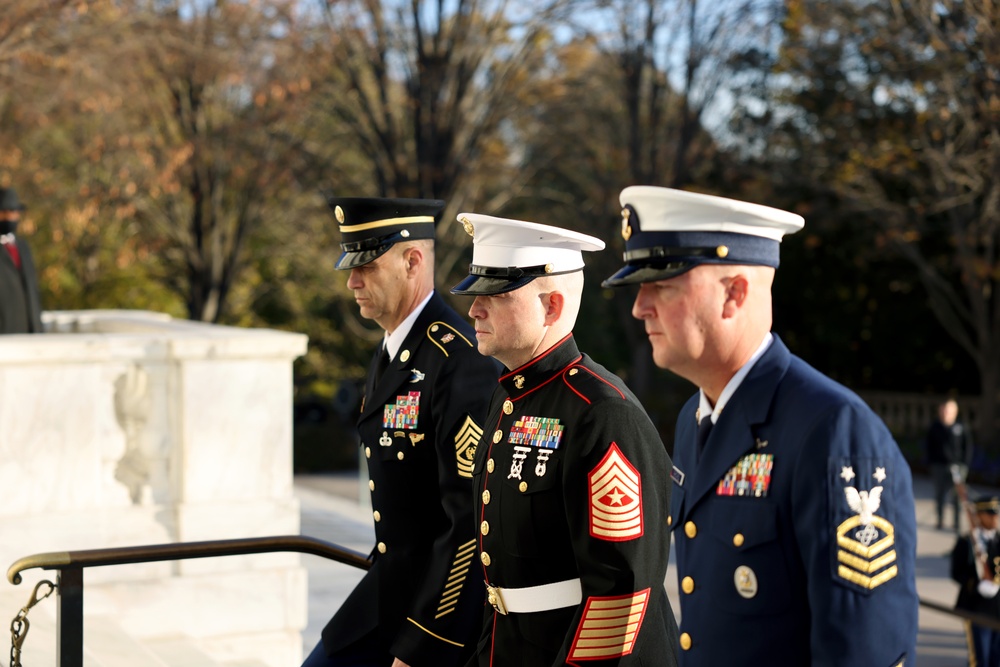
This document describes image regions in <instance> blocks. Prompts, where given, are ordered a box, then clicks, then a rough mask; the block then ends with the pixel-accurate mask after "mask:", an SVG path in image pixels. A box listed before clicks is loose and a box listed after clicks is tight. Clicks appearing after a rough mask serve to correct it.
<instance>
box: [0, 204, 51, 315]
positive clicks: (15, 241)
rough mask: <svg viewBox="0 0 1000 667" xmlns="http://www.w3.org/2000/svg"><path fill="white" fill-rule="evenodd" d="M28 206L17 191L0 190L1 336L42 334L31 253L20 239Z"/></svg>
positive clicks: (36, 279) (33, 261)
mask: <svg viewBox="0 0 1000 667" xmlns="http://www.w3.org/2000/svg"><path fill="white" fill-rule="evenodd" d="M24 209H25V206H24V204H22V203H21V201H20V200H19V199H18V198H17V192H15V191H14V188H0V245H2V246H3V251H0V333H5V334H24V333H42V305H41V304H42V300H41V297H40V296H39V294H38V275H37V273H36V272H35V260H34V259H33V258H32V256H31V249H29V248H28V244H27V243H25V242H24V239H22V238H21V237H19V236H18V235H17V225H18V223H19V222H20V221H21V212H22V211H24Z"/></svg>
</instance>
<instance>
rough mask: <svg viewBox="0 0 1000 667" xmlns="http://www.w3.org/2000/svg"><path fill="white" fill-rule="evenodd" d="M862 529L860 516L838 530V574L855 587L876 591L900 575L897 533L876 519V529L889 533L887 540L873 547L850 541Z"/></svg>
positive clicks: (881, 519) (879, 518)
mask: <svg viewBox="0 0 1000 667" xmlns="http://www.w3.org/2000/svg"><path fill="white" fill-rule="evenodd" d="M860 525H861V517H860V516H852V517H851V518H850V519H848V520H847V521H845V522H844V523H842V524H840V525H839V526H837V546H838V547H839V549H837V561H838V562H839V565H838V566H837V574H838V575H839V576H840V577H841V578H842V579H846V580H847V581H849V582H851V583H852V584H857V585H858V586H861V587H862V588H867V589H868V590H874V589H875V588H878V587H879V586H881V585H882V584H884V583H885V582H887V581H889V580H890V579H892V578H893V577H895V576H896V575H897V574H899V568H898V567H897V566H896V550H895V549H894V548H892V547H893V546H894V545H895V534H896V529H895V528H894V527H893V525H892V524H891V523H889V522H888V521H886V520H885V519H884V518H882V517H880V516H873V517H872V525H873V526H875V527H876V528H878V529H879V530H881V531H882V532H883V533H885V537H883V538H882V539H880V540H879V541H878V542H875V543H874V544H872V545H870V546H866V545H864V544H863V543H861V542H859V541H858V540H856V539H854V538H853V537H850V533H851V531H853V530H854V529H855V528H857V527H858V526H860Z"/></svg>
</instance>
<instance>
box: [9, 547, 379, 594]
mask: <svg viewBox="0 0 1000 667" xmlns="http://www.w3.org/2000/svg"><path fill="white" fill-rule="evenodd" d="M276 551H292V552H298V553H305V554H312V555H314V556H321V557H323V558H326V559H328V560H334V561H337V562H338V563H344V564H345V565H352V566H354V567H357V568H361V569H363V570H367V569H368V568H370V567H371V561H370V560H369V559H368V558H367V556H365V555H364V554H361V553H358V552H357V551H353V550H351V549H347V548H345V547H342V546H339V545H337V544H334V543H332V542H326V541H324V540H318V539H316V538H314V537H303V536H301V535H277V536H274V537H248V538H239V539H232V540H211V541H206V542H174V543H170V544H150V545H145V546H138V547H112V548H110V549H87V550H83V551H55V552H49V553H41V554H33V555H31V556H25V557H24V558H19V559H18V560H16V561H15V562H14V564H13V565H11V566H10V567H9V568H8V569H7V580H8V581H9V582H10V583H12V584H15V585H16V584H19V583H21V572H23V571H24V570H30V569H33V568H41V569H43V570H60V569H62V568H64V567H68V566H69V567H73V566H76V567H99V566H103V565H126V564H129V563H153V562H156V561H164V560H188V559H191V558H215V557H218V556H240V555H245V554H262V553H271V552H276Z"/></svg>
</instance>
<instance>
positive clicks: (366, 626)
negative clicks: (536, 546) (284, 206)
mask: <svg viewBox="0 0 1000 667" xmlns="http://www.w3.org/2000/svg"><path fill="white" fill-rule="evenodd" d="M329 204H330V207H331V208H332V209H333V211H334V215H335V216H336V218H337V222H338V223H339V225H340V231H341V233H342V235H343V237H342V243H341V248H342V249H343V251H344V252H343V254H342V255H341V257H340V259H339V260H338V262H337V268H338V269H343V270H349V271H350V272H351V273H350V277H349V278H348V280H347V286H348V287H349V288H350V289H352V290H353V291H354V297H355V299H356V301H357V303H358V307H359V308H360V310H361V315H362V317H365V318H368V319H371V320H375V321H376V322H377V323H378V325H379V326H380V327H381V328H382V329H383V330H384V331H385V332H386V335H385V339H384V342H383V344H382V345H381V346H380V349H379V351H378V352H377V353H376V354H375V358H374V359H373V361H372V365H371V368H370V370H369V372H368V381H367V385H366V387H365V397H364V401H363V403H362V406H361V415H360V416H359V418H358V432H359V434H360V436H361V447H362V449H363V453H364V456H365V457H366V459H367V462H368V470H369V474H370V477H371V479H370V480H369V482H368V487H369V489H370V490H371V500H372V510H373V518H374V521H375V539H376V540H377V544H376V546H375V549H374V550H373V551H372V556H373V558H374V563H373V565H372V568H371V569H370V570H369V571H368V572H367V574H366V575H365V577H364V578H363V579H362V580H361V582H360V583H359V584H358V586H357V587H356V588H355V589H354V591H353V592H352V593H351V595H350V596H349V597H348V599H347V600H346V601H345V602H344V604H343V606H341V608H340V609H339V610H338V612H337V614H336V615H335V616H334V617H333V619H332V620H331V621H330V622H329V624H327V626H326V628H325V629H324V630H323V635H322V641H321V642H320V644H319V645H317V646H316V648H315V650H313V652H312V654H311V655H310V656H309V657H308V658H307V659H306V662H305V663H304V664H305V665H306V666H307V667H331V666H337V667H376V666H378V667H382V666H384V667H389V666H390V665H391V666H392V667H407V666H409V667H452V666H455V665H461V664H463V663H464V662H465V660H466V659H467V658H468V656H469V654H470V653H471V651H472V650H473V648H474V642H475V638H476V636H477V635H478V629H479V628H478V625H479V624H478V619H479V616H480V614H481V613H482V607H483V599H484V596H485V593H484V591H483V585H482V582H481V581H480V579H479V576H478V572H476V567H475V566H476V563H475V561H474V558H475V552H476V532H475V527H476V525H477V524H476V522H475V520H474V518H473V514H472V460H473V456H474V454H475V451H476V447H477V445H478V444H479V439H480V436H481V435H482V432H483V423H484V422H483V419H484V417H485V416H486V407H487V404H488V401H489V397H490V394H491V393H492V391H493V388H494V387H495V386H496V378H497V372H498V369H497V367H496V365H495V363H494V362H492V360H490V359H486V358H484V357H482V356H481V355H480V354H479V353H477V352H476V349H475V343H474V335H475V334H474V332H473V330H472V327H471V326H470V325H469V323H468V321H467V320H465V319H464V318H463V317H461V316H460V315H459V314H458V313H456V312H455V311H454V310H453V309H452V308H450V307H449V306H448V305H446V304H445V302H444V300H443V299H442V298H441V296H440V295H438V294H437V293H436V292H435V291H434V284H433V280H434V225H435V222H436V220H437V218H438V216H439V215H440V213H441V209H442V208H443V206H444V203H443V202H440V201H430V200H419V199H369V198H331V199H330V200H329Z"/></svg>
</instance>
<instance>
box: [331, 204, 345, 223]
mask: <svg viewBox="0 0 1000 667" xmlns="http://www.w3.org/2000/svg"><path fill="white" fill-rule="evenodd" d="M333 217H335V218H336V219H337V222H339V223H340V224H344V209H342V208H340V207H339V206H338V207H337V208H335V209H333Z"/></svg>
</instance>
